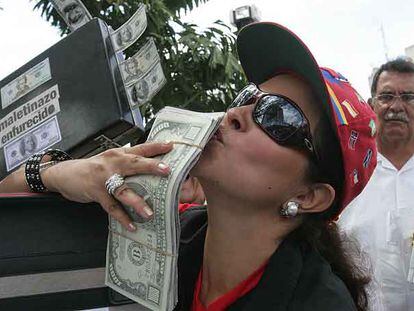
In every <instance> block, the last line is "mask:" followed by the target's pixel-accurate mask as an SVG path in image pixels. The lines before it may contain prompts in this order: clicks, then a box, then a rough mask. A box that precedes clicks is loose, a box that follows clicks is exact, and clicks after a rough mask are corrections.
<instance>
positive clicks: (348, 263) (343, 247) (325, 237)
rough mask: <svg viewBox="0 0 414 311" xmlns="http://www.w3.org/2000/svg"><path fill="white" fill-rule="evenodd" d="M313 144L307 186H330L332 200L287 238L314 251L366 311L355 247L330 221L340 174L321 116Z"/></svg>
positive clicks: (363, 275) (333, 140)
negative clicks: (316, 156) (316, 184)
mask: <svg viewBox="0 0 414 311" xmlns="http://www.w3.org/2000/svg"><path fill="white" fill-rule="evenodd" d="M313 143H314V147H315V150H316V151H317V155H318V161H317V163H315V162H314V161H309V166H308V170H307V172H306V177H307V179H308V181H309V182H311V183H315V182H316V183H327V184H330V185H331V186H332V187H333V188H334V189H335V193H336V197H335V200H334V202H333V203H332V205H331V207H330V208H329V209H328V210H326V211H325V212H322V213H315V214H309V215H306V218H305V219H304V221H303V223H302V224H301V225H300V226H299V227H298V228H297V229H295V230H294V231H293V232H292V233H291V237H292V238H294V239H297V240H298V241H301V242H305V243H304V244H305V245H306V247H309V246H310V247H312V248H314V249H316V250H317V251H318V252H319V253H320V254H321V255H322V256H323V257H324V258H325V260H327V261H328V263H329V264H330V265H331V268H332V271H333V272H334V273H335V274H336V275H337V276H338V277H339V278H340V279H341V280H342V281H343V282H344V284H345V285H346V287H347V289H348V291H349V292H350V294H351V296H352V298H353V300H354V303H355V305H356V307H357V310H361V311H362V310H367V309H368V295H367V291H366V286H367V285H368V283H369V282H370V277H369V275H368V273H367V272H366V271H364V270H363V267H360V266H357V265H356V263H355V262H354V260H356V259H359V258H362V257H360V256H361V254H360V251H359V247H358V245H357V244H356V241H352V240H350V239H348V238H347V237H346V236H345V234H343V233H340V231H339V228H338V226H337V224H336V223H335V222H334V221H331V220H330V219H332V216H333V215H335V214H336V212H337V211H338V209H339V208H340V206H339V205H340V202H341V193H342V188H343V182H344V170H343V167H342V154H341V151H340V150H341V149H340V146H339V141H338V139H337V137H336V133H335V131H334V129H333V128H332V127H331V124H330V122H329V120H328V116H327V115H326V114H325V113H322V116H321V118H320V120H319V122H318V125H317V126H316V127H315V131H314V133H313ZM339 164H340V165H339ZM338 165H339V166H340V167H338ZM366 270H368V269H366Z"/></svg>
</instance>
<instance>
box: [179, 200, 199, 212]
mask: <svg viewBox="0 0 414 311" xmlns="http://www.w3.org/2000/svg"><path fill="white" fill-rule="evenodd" d="M193 206H200V204H194V203H180V204H178V212H179V213H180V214H181V213H184V212H185V211H186V210H188V209H189V208H190V207H193Z"/></svg>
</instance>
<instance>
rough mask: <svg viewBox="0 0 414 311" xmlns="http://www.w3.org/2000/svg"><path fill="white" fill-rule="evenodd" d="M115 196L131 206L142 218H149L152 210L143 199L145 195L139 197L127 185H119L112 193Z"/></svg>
mask: <svg viewBox="0 0 414 311" xmlns="http://www.w3.org/2000/svg"><path fill="white" fill-rule="evenodd" d="M114 196H115V198H116V199H117V200H118V201H119V202H121V203H122V204H124V205H128V206H130V207H132V208H133V209H134V210H135V212H136V213H137V214H138V215H140V216H141V217H142V218H144V219H147V220H148V219H150V218H151V217H152V216H153V214H154V213H153V211H152V209H151V208H150V207H149V205H148V204H147V202H146V201H145V200H146V199H148V198H146V197H140V196H139V195H137V194H136V193H135V192H134V191H133V190H132V189H130V188H128V187H127V186H121V187H120V188H119V189H117V190H116V191H115V193H114Z"/></svg>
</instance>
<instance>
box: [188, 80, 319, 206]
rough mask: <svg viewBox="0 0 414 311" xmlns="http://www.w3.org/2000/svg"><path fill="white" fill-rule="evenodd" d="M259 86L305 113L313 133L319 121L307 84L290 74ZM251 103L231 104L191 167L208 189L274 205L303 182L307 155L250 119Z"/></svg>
mask: <svg viewBox="0 0 414 311" xmlns="http://www.w3.org/2000/svg"><path fill="white" fill-rule="evenodd" d="M259 87H260V89H261V90H262V91H264V92H268V93H276V94H281V95H284V96H286V97H288V98H290V99H291V100H293V101H294V102H295V103H296V104H297V105H298V106H299V107H300V108H301V109H302V111H303V112H304V114H305V116H306V117H307V118H308V120H309V123H310V127H311V132H313V128H314V126H315V124H316V123H317V120H318V116H319V115H318V113H317V111H316V109H315V107H314V104H312V94H311V91H310V88H309V87H308V86H307V84H306V83H305V82H303V81H302V80H300V79H298V78H296V77H294V76H292V75H288V74H285V75H279V76H276V77H274V78H272V79H270V80H268V81H266V82H264V83H263V84H261V85H260V86H259ZM253 108H254V104H252V105H248V106H242V107H238V108H233V109H230V110H229V111H228V112H227V113H226V115H225V117H224V119H223V121H222V124H221V126H220V130H219V132H218V137H217V138H213V139H212V140H211V141H210V142H209V143H208V145H207V147H206V149H205V150H204V152H203V154H202V157H201V159H200V161H199V163H198V164H197V166H196V167H195V168H194V169H193V173H192V174H193V175H195V176H198V177H199V179H200V181H201V182H202V184H203V187H205V189H204V190H205V192H206V195H207V200H208V201H209V202H210V201H211V198H210V196H209V193H211V194H212V195H213V193H214V192H215V193H216V194H218V195H221V194H223V195H226V196H227V197H234V198H235V199H236V200H237V201H239V202H244V203H247V204H254V206H256V207H257V206H269V205H270V206H273V207H274V206H275V204H278V205H280V204H283V203H284V202H286V201H287V200H289V199H290V198H291V197H292V196H293V195H295V194H296V192H297V191H298V190H299V189H301V187H303V186H304V185H305V181H304V180H305V178H304V177H305V172H306V168H307V166H308V157H309V155H308V154H307V153H305V152H301V151H298V150H297V149H292V148H289V147H284V146H281V145H278V144H277V143H276V142H275V141H274V140H272V139H271V138H270V137H269V136H267V135H266V134H265V133H264V132H263V130H262V129H261V128H260V127H259V126H258V125H257V124H256V123H255V122H254V121H253V119H252V110H253Z"/></svg>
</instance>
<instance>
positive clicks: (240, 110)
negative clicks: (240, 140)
mask: <svg viewBox="0 0 414 311" xmlns="http://www.w3.org/2000/svg"><path fill="white" fill-rule="evenodd" d="M250 110H251V107H249V106H243V107H236V108H231V109H229V110H228V111H227V113H226V125H227V126H228V127H229V128H230V129H233V130H236V131H246V130H247V128H248V126H249V124H250V123H249V121H250V120H251V111H250Z"/></svg>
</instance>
